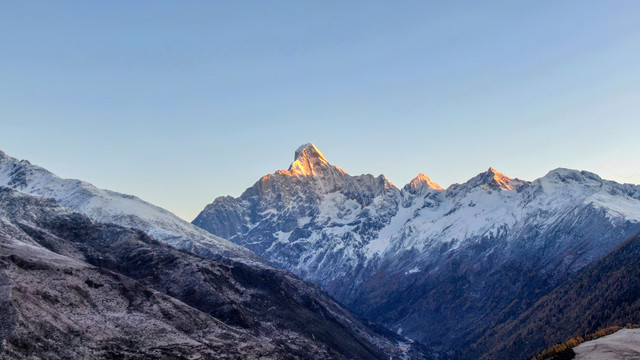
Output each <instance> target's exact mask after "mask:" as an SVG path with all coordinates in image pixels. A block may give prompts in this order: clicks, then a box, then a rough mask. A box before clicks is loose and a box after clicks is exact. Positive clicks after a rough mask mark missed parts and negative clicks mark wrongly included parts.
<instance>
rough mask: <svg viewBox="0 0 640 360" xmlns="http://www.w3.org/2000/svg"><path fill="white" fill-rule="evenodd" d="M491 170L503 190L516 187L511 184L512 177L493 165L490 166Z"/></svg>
mask: <svg viewBox="0 0 640 360" xmlns="http://www.w3.org/2000/svg"><path fill="white" fill-rule="evenodd" d="M489 172H491V173H493V180H495V182H496V183H497V184H498V185H499V186H500V188H501V189H503V190H513V189H515V188H514V187H513V186H511V185H509V183H510V182H511V180H513V179H512V178H510V177H508V176H507V175H505V174H503V173H501V172H499V171H498V170H496V169H495V168H493V167H490V168H489Z"/></svg>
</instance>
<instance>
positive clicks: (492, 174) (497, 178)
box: [465, 167, 523, 190]
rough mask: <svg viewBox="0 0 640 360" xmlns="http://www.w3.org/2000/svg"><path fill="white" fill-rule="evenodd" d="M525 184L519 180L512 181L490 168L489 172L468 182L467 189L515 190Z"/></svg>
mask: <svg viewBox="0 0 640 360" xmlns="http://www.w3.org/2000/svg"><path fill="white" fill-rule="evenodd" d="M522 184H523V182H522V181H521V180H519V179H512V178H510V177H508V176H507V175H505V174H503V173H501V172H499V171H498V170H496V169H494V168H492V167H490V168H489V170H487V171H485V172H483V173H480V174H478V175H476V176H474V177H473V178H471V180H469V181H467V182H466V184H465V185H467V187H470V188H472V187H481V188H483V189H485V190H493V189H501V190H514V189H517V188H518V187H520V186H521V185H522Z"/></svg>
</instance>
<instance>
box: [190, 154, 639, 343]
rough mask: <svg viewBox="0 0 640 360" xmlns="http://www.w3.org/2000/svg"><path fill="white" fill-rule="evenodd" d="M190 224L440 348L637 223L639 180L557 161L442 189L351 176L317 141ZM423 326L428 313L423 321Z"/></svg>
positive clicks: (464, 339)
mask: <svg viewBox="0 0 640 360" xmlns="http://www.w3.org/2000/svg"><path fill="white" fill-rule="evenodd" d="M193 224H195V225H197V226H200V227H202V228H203V229H205V230H207V231H210V232H211V233H213V234H216V235H219V236H222V237H225V238H227V239H229V240H231V241H232V242H235V243H237V244H241V245H244V246H246V247H248V248H250V249H252V250H253V251H255V252H256V253H258V254H261V255H264V256H265V257H266V258H267V259H269V260H270V261H271V262H272V263H274V264H276V265H278V266H280V267H283V268H285V269H288V270H291V271H293V272H294V273H296V274H299V275H300V276H302V277H303V278H305V279H309V280H313V281H318V282H320V283H321V284H322V285H323V286H324V287H325V289H327V290H328V291H329V293H331V294H332V295H333V296H335V297H336V298H337V299H339V300H340V301H341V302H343V303H344V304H347V305H348V307H350V308H351V309H353V310H355V311H356V312H358V313H360V314H363V315H365V316H366V317H368V318H369V319H372V320H375V321H380V322H383V323H384V324H386V325H387V326H389V327H391V328H392V329H394V330H395V331H397V332H398V333H402V334H407V335H408V336H410V337H413V338H415V339H418V340H420V341H423V342H425V343H427V344H430V345H434V346H441V348H442V349H443V350H445V351H447V350H450V349H453V348H458V347H459V346H463V345H465V344H471V343H472V342H473V341H474V340H475V339H477V338H478V337H479V336H481V334H482V333H483V331H485V330H486V329H487V328H488V327H490V326H495V325H496V324H498V323H500V321H503V320H504V318H506V317H510V316H514V315H515V314H518V313H520V312H521V311H523V309H525V308H526V307H527V306H529V305H531V304H532V302H533V301H535V300H536V299H538V298H539V297H540V296H542V295H543V294H546V293H547V292H548V291H550V290H551V289H553V287H555V286H556V284H558V282H560V281H562V280H564V279H566V278H567V277H568V276H569V275H570V274H572V273H574V272H575V271H577V270H579V269H581V268H582V267H584V266H585V265H587V264H589V263H591V262H592V261H594V260H595V259H597V258H598V257H600V256H601V255H603V254H604V253H606V252H607V251H608V250H609V249H611V248H612V247H614V246H615V245H616V244H618V243H619V242H620V241H621V239H625V238H627V237H628V236H630V235H631V234H634V233H635V232H637V231H638V230H640V187H638V186H636V185H630V184H618V183H615V182H612V181H607V180H603V179H601V178H600V177H599V176H597V175H595V174H592V173H589V172H585V171H575V170H569V169H556V170H553V171H551V172H549V173H548V174H547V175H546V176H544V177H542V178H540V179H537V180H535V181H533V182H528V181H522V180H518V179H512V178H510V177H508V176H506V175H504V174H501V173H499V172H498V171H497V170H495V169H493V168H490V169H489V170H487V171H486V172H484V173H481V174H479V175H478V176H476V177H474V178H472V179H470V180H469V181H467V182H466V183H464V184H454V185H452V186H450V187H449V188H447V189H446V190H443V189H442V188H441V187H440V186H438V185H437V184H435V183H434V182H433V181H431V180H430V179H429V178H428V177H426V176H425V175H424V174H420V175H418V176H417V177H416V178H415V179H414V180H413V181H411V183H410V184H407V185H406V186H405V187H404V188H402V189H398V188H397V187H395V186H394V185H393V184H391V183H390V182H389V181H388V180H387V179H386V178H385V177H384V176H382V175H381V176H378V177H373V176H371V175H360V176H350V175H348V174H347V173H346V172H345V171H344V170H342V169H340V168H339V167H337V166H334V165H331V164H330V163H329V162H328V161H327V160H326V159H325V158H324V156H323V155H322V153H321V152H320V151H318V149H317V148H316V147H315V146H313V144H306V145H303V146H302V147H301V148H299V149H298V150H297V151H296V153H295V158H294V162H293V164H292V165H291V166H290V168H289V169H288V170H286V171H284V170H280V171H277V172H275V173H274V174H270V175H266V176H264V177H262V178H261V179H260V180H259V181H258V182H257V183H256V184H255V185H253V186H252V187H251V188H249V189H247V190H246V191H245V192H244V193H243V194H242V195H241V196H240V197H239V198H231V197H224V198H218V199H216V200H215V201H214V202H213V203H211V204H209V205H208V206H207V207H206V208H205V209H204V210H203V211H202V212H201V213H200V215H198V217H197V218H196V219H195V220H194V221H193ZM425 324H426V325H425Z"/></svg>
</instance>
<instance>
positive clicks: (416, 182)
mask: <svg viewBox="0 0 640 360" xmlns="http://www.w3.org/2000/svg"><path fill="white" fill-rule="evenodd" d="M424 186H427V187H429V188H431V189H434V190H444V189H443V188H442V187H441V186H440V185H438V184H437V183H435V182H433V181H432V180H431V179H430V178H429V177H428V176H427V175H425V174H424V173H419V174H418V176H416V177H415V178H413V180H411V182H410V183H409V184H407V187H408V188H409V189H413V190H415V189H419V188H422V187H424Z"/></svg>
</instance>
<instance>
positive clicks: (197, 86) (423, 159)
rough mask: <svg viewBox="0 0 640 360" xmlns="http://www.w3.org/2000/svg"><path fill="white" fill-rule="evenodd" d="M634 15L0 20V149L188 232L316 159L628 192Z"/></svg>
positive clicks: (144, 15)
mask: <svg viewBox="0 0 640 360" xmlns="http://www.w3.org/2000/svg"><path fill="white" fill-rule="evenodd" d="M638 134H640V2H637V1H616V2H604V1H536V2H533V1H530V2H528V1H524V2H510V1H489V2H482V3H481V2H474V1H460V2H456V3H443V2H435V1H434V2H431V1H424V2H412V1H394V2H384V1H350V2H338V1H322V2H321V1H277V2H276V1H274V2H250V1H234V2H222V1H215V2H207V1H189V2H171V1H136V2H128V1H109V2H107V1H92V2H79V1H59V2H51V1H29V2H25V1H3V2H1V3H0V150H2V151H4V152H5V153H7V155H10V156H13V157H16V158H19V159H27V160H29V161H31V162H32V163H33V164H36V165H39V166H42V167H44V168H46V169H48V170H50V171H52V172H54V173H55V174H57V175H58V176H61V177H65V178H77V179H81V180H84V181H88V182H90V183H93V184H94V185H96V186H98V187H100V188H107V189H111V190H115V191H118V192H123V193H127V194H133V195H136V196H138V197H140V198H142V199H144V200H146V201H149V202H151V203H154V204H156V205H159V206H162V207H164V208H167V209H168V210H170V211H172V212H174V213H176V214H177V215H178V216H180V217H182V218H183V219H185V220H188V221H191V220H193V218H194V217H195V216H196V215H197V214H198V213H199V212H200V211H201V210H202V208H203V207H204V206H205V205H206V204H208V203H210V202H211V201H213V199H214V198H216V197H218V196H225V195H232V196H239V195H240V194H241V193H242V192H243V191H244V190H245V189H246V188H248V187H250V186H252V185H253V184H254V183H255V182H256V181H257V180H258V179H259V178H260V177H261V176H263V175H266V174H269V173H273V172H274V171H276V170H278V169H286V168H288V166H289V165H290V163H291V162H292V161H293V156H294V151H295V149H296V148H297V147H298V146H300V145H302V144H304V143H307V142H313V143H314V144H315V145H316V146H317V147H318V148H319V149H320V151H322V152H323V154H324V155H325V156H326V158H327V159H328V160H329V161H330V162H331V163H332V164H334V165H338V166H340V167H342V168H343V169H344V170H345V171H347V172H348V173H350V174H352V175H358V174H363V173H370V174H373V175H379V174H384V175H386V176H387V177H388V178H389V179H390V180H391V181H392V182H393V183H394V184H395V185H396V186H398V187H402V186H404V185H405V184H406V183H408V182H409V181H410V180H411V179H412V178H413V177H415V176H416V175H417V174H418V173H420V172H423V173H425V174H426V175H428V176H429V177H430V178H431V179H432V180H433V181H435V182H437V183H439V184H440V185H441V186H443V187H447V186H449V185H450V184H452V183H462V182H464V181H466V180H468V179H469V178H471V177H473V176H475V175H477V174H478V173H480V172H483V171H486V170H487V169H488V168H489V167H494V168H496V169H497V170H498V171H500V172H503V173H504V174H506V175H508V176H510V177H518V178H520V179H524V180H534V179H536V178H538V177H541V176H544V175H545V174H546V173H547V172H549V171H550V170H552V169H555V168H558V167H565V168H571V169H577V170H587V171H591V172H594V173H596V174H598V175H600V176H601V177H603V178H605V179H609V180H614V181H618V182H626V183H634V184H639V183H640V141H638Z"/></svg>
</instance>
